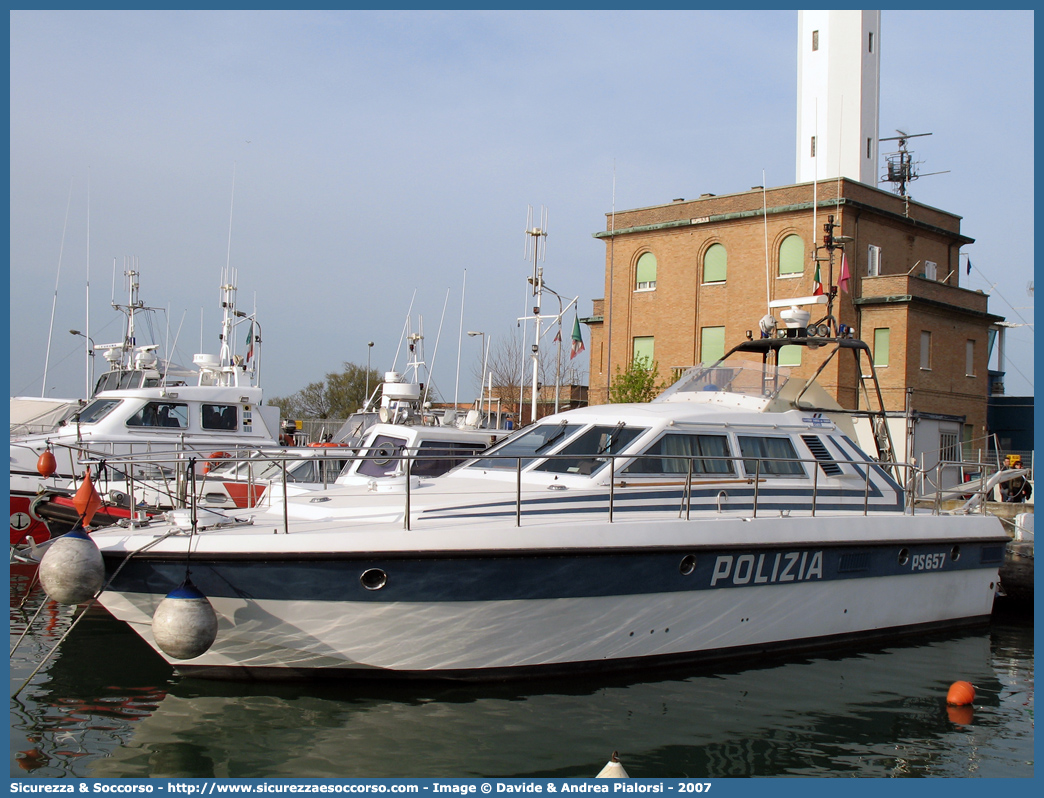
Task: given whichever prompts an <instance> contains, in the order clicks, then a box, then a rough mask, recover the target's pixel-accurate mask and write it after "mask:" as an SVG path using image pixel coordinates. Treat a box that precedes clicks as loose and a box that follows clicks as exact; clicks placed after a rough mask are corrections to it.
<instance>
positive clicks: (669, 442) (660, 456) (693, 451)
mask: <svg viewBox="0 0 1044 798" xmlns="http://www.w3.org/2000/svg"><path fill="white" fill-rule="evenodd" d="M690 462H691V463H692V474H693V476H710V475H714V474H732V473H733V468H732V460H731V459H730V452H729V440H728V438H727V437H725V436H724V435H673V434H668V435H664V436H663V437H662V438H660V439H659V440H658V441H656V443H654V444H653V445H652V446H650V447H649V448H648V449H646V450H645V452H643V453H642V454H641V455H640V456H639V457H636V458H635V459H634V461H633V462H632V463H631V464H630V465H629V466H627V468H625V469H624V473H627V474H688V473H689V463H690Z"/></svg>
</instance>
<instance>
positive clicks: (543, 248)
mask: <svg viewBox="0 0 1044 798" xmlns="http://www.w3.org/2000/svg"><path fill="white" fill-rule="evenodd" d="M530 252H532V255H533V276H532V277H530V278H529V282H530V283H532V284H533V296H534V297H535V299H534V300H533V317H534V319H535V326H536V331H535V332H534V335H533V346H532V348H531V349H532V359H533V390H532V395H531V397H530V399H531V409H530V418H529V421H530V423H534V422H536V420H537V374H538V371H539V367H540V301H541V299H542V297H543V293H544V274H543V269H542V268H540V267H539V266H538V265H537V262H538V261H543V260H544V259H545V258H546V257H547V208H546V207H544V206H543V205H541V206H540V226H539V227H536V226H534V225H533V206H532V205H530V206H529V212H528V213H527V215H526V246H525V256H524V257H525V259H526V260H529V255H530ZM519 399H521V397H519ZM521 421H522V419H521V418H519V422H521Z"/></svg>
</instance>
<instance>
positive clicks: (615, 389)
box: [609, 356, 667, 403]
mask: <svg viewBox="0 0 1044 798" xmlns="http://www.w3.org/2000/svg"><path fill="white" fill-rule="evenodd" d="M659 371H660V369H659V365H658V364H657V363H656V361H655V360H653V361H651V362H650V360H649V358H648V357H644V356H643V357H636V358H635V359H634V360H632V361H631V363H630V365H628V366H627V370H626V371H623V372H621V371H620V367H619V366H617V367H616V376H614V377H613V382H612V384H611V385H610V386H609V401H610V402H614V403H621V402H649V401H651V400H653V399H655V398H656V397H657V396H658V395H659V394H660V393H661V392H662V391H663V390H664V388H666V387H667V383H665V382H662V381H661V382H657V376H658V374H659Z"/></svg>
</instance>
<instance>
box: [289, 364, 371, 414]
mask: <svg viewBox="0 0 1044 798" xmlns="http://www.w3.org/2000/svg"><path fill="white" fill-rule="evenodd" d="M379 384H380V377H379V375H378V372H377V371H376V370H374V369H371V370H370V374H369V387H370V391H371V393H372V392H373V390H374V388H376V387H377V386H378V385H379ZM366 386H367V375H366V367H365V366H357V365H355V364H354V363H345V364H344V369H343V370H342V371H341V372H340V373H336V372H330V373H329V374H327V375H326V377H325V378H324V379H323V380H321V381H319V382H311V383H309V384H308V385H306V386H305V387H304V388H302V389H301V390H300V391H298V392H297V393H295V394H293V395H292V396H288V397H275V398H274V399H270V400H269V402H268V403H269V404H270V405H275V406H276V407H278V408H279V412H280V414H281V415H282V416H283V418H347V417H348V416H350V415H351V414H352V413H354V412H356V411H357V410H359V409H360V408H361V407H362V406H363V403H364V402H365V401H366Z"/></svg>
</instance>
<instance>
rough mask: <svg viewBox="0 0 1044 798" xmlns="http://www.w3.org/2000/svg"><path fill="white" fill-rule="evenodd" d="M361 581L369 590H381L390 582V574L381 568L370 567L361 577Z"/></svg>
mask: <svg viewBox="0 0 1044 798" xmlns="http://www.w3.org/2000/svg"><path fill="white" fill-rule="evenodd" d="M359 583H360V584H361V585H362V586H363V587H365V588H366V589H367V590H380V589H381V588H382V587H384V586H385V585H386V584H388V574H386V573H384V571H382V570H381V569H380V568H369V569H367V570H365V571H363V573H362V576H360V577H359Z"/></svg>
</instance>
